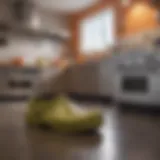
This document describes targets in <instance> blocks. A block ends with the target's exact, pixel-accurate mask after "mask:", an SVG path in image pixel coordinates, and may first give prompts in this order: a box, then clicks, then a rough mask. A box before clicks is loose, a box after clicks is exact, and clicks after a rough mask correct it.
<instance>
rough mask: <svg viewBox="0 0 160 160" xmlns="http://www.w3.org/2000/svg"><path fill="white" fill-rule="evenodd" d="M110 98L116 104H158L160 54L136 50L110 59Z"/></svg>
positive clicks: (159, 93) (159, 95)
mask: <svg viewBox="0 0 160 160" xmlns="http://www.w3.org/2000/svg"><path fill="white" fill-rule="evenodd" d="M112 62H114V63H112V71H113V72H112V77H111V78H112V96H113V98H114V99H115V101H117V102H127V103H132V104H135V103H136V104H160V54H159V53H158V52H157V53H155V52H149V51H145V50H143V51H142V50H139V51H138V50H137V51H133V52H130V53H125V54H121V55H118V56H116V57H114V58H112Z"/></svg>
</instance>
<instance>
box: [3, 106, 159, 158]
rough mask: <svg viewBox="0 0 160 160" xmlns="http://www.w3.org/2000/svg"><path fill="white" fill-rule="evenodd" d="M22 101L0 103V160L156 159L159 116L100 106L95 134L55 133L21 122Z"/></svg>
mask: <svg viewBox="0 0 160 160" xmlns="http://www.w3.org/2000/svg"><path fill="white" fill-rule="evenodd" d="M25 111H26V104H24V103H4V104H0V157H1V159H2V160H47V159H49V160H50V159H54V160H75V159H77V160H159V159H160V152H159V151H160V116H158V115H156V116H155V115H151V114H144V113H131V112H122V111H118V110H117V109H116V107H108V108H107V109H104V112H103V113H104V125H103V126H102V128H101V129H100V132H99V134H87V135H77V136H73V135H72V136H71V135H70V136H69V135H68V136H67V135H57V134H56V133H54V132H53V131H52V132H51V131H50V132H47V131H42V130H39V129H31V128H28V127H27V126H26V125H25V121H24V114H25Z"/></svg>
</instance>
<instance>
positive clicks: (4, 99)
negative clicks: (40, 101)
mask: <svg viewBox="0 0 160 160" xmlns="http://www.w3.org/2000/svg"><path fill="white" fill-rule="evenodd" d="M29 99H30V96H27V95H22V96H13V95H0V102H10V101H11V102H13V101H16V102H17V101H27V100H29Z"/></svg>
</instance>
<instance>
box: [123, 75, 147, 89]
mask: <svg viewBox="0 0 160 160" xmlns="http://www.w3.org/2000/svg"><path fill="white" fill-rule="evenodd" d="M122 89H123V91H125V92H126V91H127V92H147V91H148V81H147V78H146V77H124V78H123V80H122Z"/></svg>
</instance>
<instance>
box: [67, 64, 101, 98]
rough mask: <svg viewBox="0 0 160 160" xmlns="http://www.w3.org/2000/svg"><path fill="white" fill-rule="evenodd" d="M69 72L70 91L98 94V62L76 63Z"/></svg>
mask: <svg viewBox="0 0 160 160" xmlns="http://www.w3.org/2000/svg"><path fill="white" fill-rule="evenodd" d="M69 72H70V73H69V87H68V91H69V92H73V93H78V94H85V95H96V94H97V93H98V92H99V78H100V77H99V65H98V63H97V64H96V63H86V64H81V65H74V66H72V67H71V68H70V71H69Z"/></svg>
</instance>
